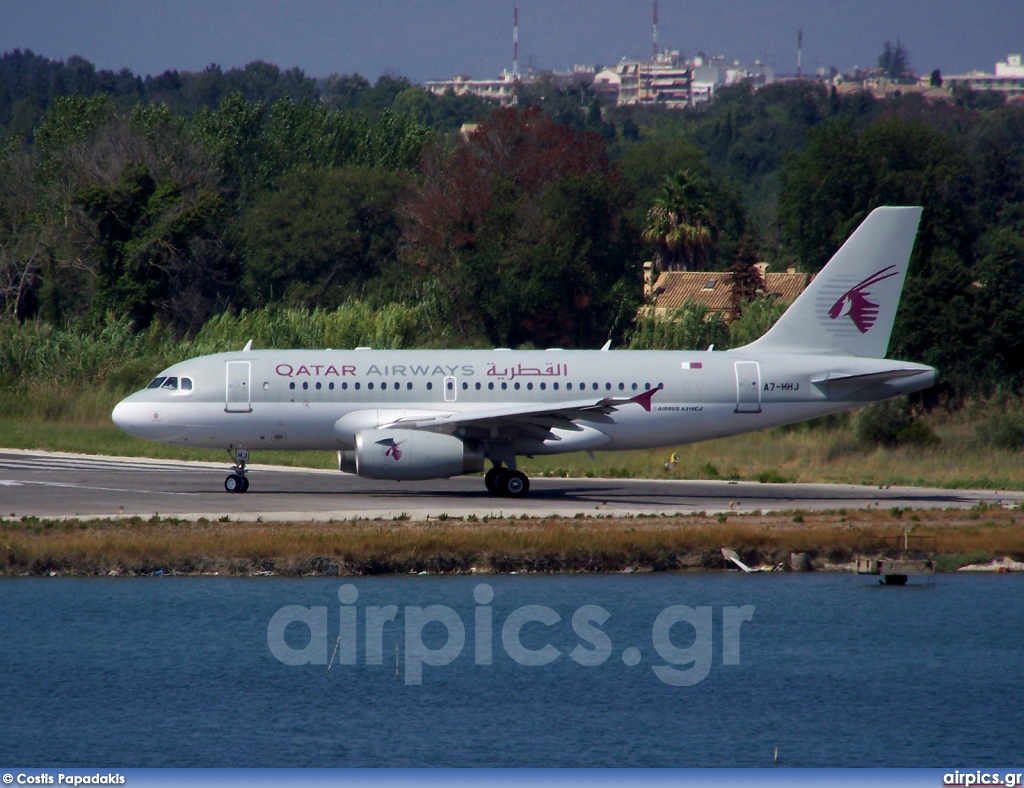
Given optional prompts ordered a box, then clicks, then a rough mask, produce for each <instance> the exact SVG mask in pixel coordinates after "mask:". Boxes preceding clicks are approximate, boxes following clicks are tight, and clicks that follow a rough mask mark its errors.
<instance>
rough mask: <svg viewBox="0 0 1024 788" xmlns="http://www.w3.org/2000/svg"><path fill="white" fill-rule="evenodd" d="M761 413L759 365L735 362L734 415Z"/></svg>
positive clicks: (749, 362) (751, 362) (750, 362)
mask: <svg viewBox="0 0 1024 788" xmlns="http://www.w3.org/2000/svg"><path fill="white" fill-rule="evenodd" d="M760 412H761V365H760V364H758V363H757V362H756V361H737V362H736V413H760Z"/></svg>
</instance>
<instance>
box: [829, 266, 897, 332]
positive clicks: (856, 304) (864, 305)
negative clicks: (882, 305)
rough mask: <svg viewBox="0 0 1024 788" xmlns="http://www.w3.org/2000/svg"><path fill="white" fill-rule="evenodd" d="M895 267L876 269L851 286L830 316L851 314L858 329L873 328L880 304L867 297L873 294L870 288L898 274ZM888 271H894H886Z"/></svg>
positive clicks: (834, 305) (865, 330)
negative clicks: (894, 269)
mask: <svg viewBox="0 0 1024 788" xmlns="http://www.w3.org/2000/svg"><path fill="white" fill-rule="evenodd" d="M895 267H896V266H894V265H890V266H888V267H887V268H883V269H882V270H881V271H876V272H875V273H873V274H871V276H869V277H868V278H867V279H865V280H863V281H862V282H860V283H859V284H856V285H854V286H853V287H851V288H850V289H849V290H847V291H846V292H845V293H843V294H842V295H841V296H839V300H838V301H836V302H835V303H834V304H833V305H832V308H831V309H829V310H828V316H829V317H830V318H832V319H833V320H838V319H839V318H841V317H842V316H843V315H849V316H850V320H852V321H853V324H854V325H855V326H857V330H858V331H860V333H862V334H866V333H867V332H868V331H869V330H870V329H871V326H873V325H874V324H875V321H876V320H878V304H876V303H874V302H872V301H868V299H867V297H868V296H869V295H871V291H870V290H868V288H869V287H871V286H872V285H875V284H878V283H879V282H881V281H882V280H883V279H888V278H889V277H892V276H896V275H898V274H899V271H892V269H893V268H895ZM886 271H892V272H891V273H886Z"/></svg>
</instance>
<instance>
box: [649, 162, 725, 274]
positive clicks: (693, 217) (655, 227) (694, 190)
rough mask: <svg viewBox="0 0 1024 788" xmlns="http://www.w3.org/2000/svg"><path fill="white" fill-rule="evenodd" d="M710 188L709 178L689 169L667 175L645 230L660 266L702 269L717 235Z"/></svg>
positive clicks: (668, 268)
mask: <svg viewBox="0 0 1024 788" xmlns="http://www.w3.org/2000/svg"><path fill="white" fill-rule="evenodd" d="M709 192H710V188H709V185H708V184H707V182H705V181H703V180H701V179H699V178H697V177H695V176H694V175H692V174H691V173H690V172H689V171H688V170H682V171H681V172H678V173H676V174H675V175H674V176H672V177H670V178H666V179H665V183H664V185H663V186H662V190H661V193H660V194H659V195H658V196H657V197H656V198H655V200H654V204H653V205H652V206H651V208H650V210H649V211H648V212H647V223H646V225H645V226H644V231H643V238H644V240H645V241H648V242H650V243H653V244H654V245H655V248H656V252H655V255H656V257H657V261H658V267H659V268H660V269H661V270H682V271H685V270H688V269H691V270H692V269H697V270H699V268H700V265H701V264H702V263H703V262H704V260H705V258H706V257H707V255H708V251H709V250H710V249H711V246H712V245H713V244H714V242H715V238H716V237H717V235H718V228H717V226H716V225H715V223H714V217H713V215H712V208H711V200H710V194H709Z"/></svg>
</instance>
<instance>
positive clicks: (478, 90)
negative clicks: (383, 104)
mask: <svg viewBox="0 0 1024 788" xmlns="http://www.w3.org/2000/svg"><path fill="white" fill-rule="evenodd" d="M519 81H520V77H519V76H518V75H513V74H512V73H510V72H508V71H502V72H501V76H499V77H498V78H497V79H472V78H470V77H468V76H466V75H464V74H459V75H457V76H456V77H455V78H454V79H444V80H427V81H426V82H424V83H423V87H425V88H426V89H427V90H429V91H430V92H431V93H434V94H435V95H438V96H441V95H444V94H445V93H447V92H448V91H449V90H450V91H451V92H452V93H454V94H455V95H456V96H465V95H473V96H480V97H481V98H485V99H490V100H492V101H497V102H499V103H500V104H502V105H508V104H514V103H515V95H516V86H517V85H518V84H519Z"/></svg>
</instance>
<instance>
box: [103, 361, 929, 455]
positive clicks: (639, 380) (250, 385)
mask: <svg viewBox="0 0 1024 788" xmlns="http://www.w3.org/2000/svg"><path fill="white" fill-rule="evenodd" d="M908 368H910V370H911V372H913V371H914V370H919V373H917V374H909V375H908V374H907V370H908ZM891 369H900V370H903V371H904V376H903V377H899V378H896V379H890V380H887V381H886V382H867V383H865V384H864V385H863V386H860V387H856V386H855V387H850V386H846V387H844V388H842V389H841V391H838V392H837V391H830V389H829V384H828V382H827V381H826V382H823V379H826V378H828V376H829V375H832V376H833V377H834V376H836V375H840V376H841V375H851V376H852V375H867V374H872V373H878V372H881V373H884V372H885V371H886V370H891ZM160 377H162V378H164V379H165V380H166V379H169V378H176V379H177V383H178V385H177V386H176V387H173V388H172V387H170V386H167V385H161V386H160V387H157V388H148V389H143V390H142V391H139V392H137V393H135V394H133V395H131V396H130V397H128V398H126V399H125V400H123V401H122V402H121V403H120V404H119V405H118V406H117V408H116V409H115V411H114V414H113V418H114V421H115V422H116V423H117V424H118V425H119V426H120V427H121V428H122V429H124V430H125V431H126V432H128V433H130V434H132V435H135V436H137V437H140V438H146V439H149V440H154V441H160V442H163V443H171V444H177V445H188V446H197V447H208V448H227V449H237V448H245V449H249V450H259V449H263V448H274V449H298V450H301V449H334V450H347V449H351V448H353V445H354V434H355V433H356V432H358V431H359V430H361V429H374V428H376V427H378V426H382V425H385V424H389V423H392V422H394V421H396V420H397V419H402V418H410V417H429V416H434V415H437V416H444V415H446V414H471V413H473V412H475V411H480V412H485V413H488V414H489V413H491V412H492V411H494V410H495V409H502V408H505V409H508V408H512V409H514V408H515V407H517V406H523V407H530V408H533V409H534V410H536V409H537V408H538V406H540V407H550V408H552V409H557V408H561V407H567V406H571V405H572V404H574V403H576V404H579V405H580V406H581V407H582V406H583V405H585V404H588V403H595V402H598V401H599V400H602V399H613V398H614V399H619V400H621V399H624V398H626V399H628V398H630V397H633V396H635V395H637V394H640V393H642V392H644V391H646V390H649V389H652V388H658V387H661V390H659V391H657V392H655V393H654V395H653V396H652V398H651V400H650V406H651V409H650V411H647V410H646V409H645V408H644V407H641V405H640V404H637V403H628V404H619V405H617V406H616V407H615V408H614V409H613V412H611V413H607V414H594V416H593V418H592V419H589V420H588V419H582V420H577V422H576V423H575V424H574V425H573V426H572V427H571V428H570V429H562V428H561V427H560V426H559V425H558V424H557V423H556V424H554V425H553V426H551V427H550V429H551V433H550V436H549V437H548V438H546V439H545V438H543V436H538V435H537V434H536V433H533V434H531V433H530V431H529V430H527V431H523V430H519V431H517V432H516V434H515V435H507V437H509V438H510V439H511V440H513V442H514V446H515V453H516V454H556V453H562V452H569V451H581V450H588V451H589V450H612V449H615V450H618V449H640V448H648V447H657V446H670V445H677V444H682V443H690V442H694V441H702V440H708V439H710V438H717V437H721V436H725V435H734V434H738V433H743V432H750V431H754V430H760V429H765V428H768V427H775V426H779V425H782V424H789V423H794V422H798V421H803V420H805V419H810V418H814V417H816V416H821V415H824V414H828V413H834V412H837V411H842V410H847V409H850V408H855V407H860V406H861V405H863V404H865V403H867V402H871V401H874V400H878V399H884V398H886V397H891V396H894V395H897V394H901V393H906V392H911V391H916V390H919V389H923V388H926V387H927V386H930V385H932V384H933V383H934V382H935V377H936V376H935V371H934V370H933V369H932V368H930V367H926V366H923V365H914V364H908V363H907V362H900V361H888V360H885V359H864V358H856V357H849V356H838V357H837V356H820V355H802V354H771V353H762V354H756V355H754V354H750V353H743V354H740V353H737V352H736V351H724V352H678V351H512V350H443V351H441V350H409V351H376V350H354V351H345V350H253V351H239V352H233V353H221V354H217V355H212V356H204V357H201V358H196V359H191V360H189V361H184V362H181V363H180V364H175V365H174V366H172V367H170V368H169V369H167V370H165V371H164V372H162V373H161V375H160ZM186 378H187V379H188V380H189V381H190V382H191V388H190V389H188V390H184V389H183V388H182V386H181V385H180V384H181V383H183V382H184V381H183V379H186ZM158 380H159V378H158ZM494 423H495V424H497V423H498V421H497V420H496V421H495V422H494ZM460 429H462V428H459V427H454V426H453V427H452V428H450V429H445V428H443V427H442V428H439V429H438V430H437V431H439V432H448V433H449V434H452V435H455V436H460V435H464V434H465V432H462V433H460V432H459V430H460ZM478 429H479V426H478ZM494 429H495V430H497V429H498V427H497V426H496V427H495V428H494ZM478 437H482V438H483V439H484V440H485V441H486V438H487V434H486V430H485V432H484V433H483V434H482V435H480V436H478ZM494 437H495V439H497V438H498V437H499V436H498V434H497V433H495V435H494Z"/></svg>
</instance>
